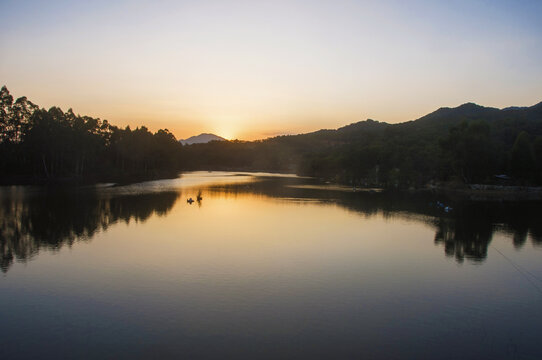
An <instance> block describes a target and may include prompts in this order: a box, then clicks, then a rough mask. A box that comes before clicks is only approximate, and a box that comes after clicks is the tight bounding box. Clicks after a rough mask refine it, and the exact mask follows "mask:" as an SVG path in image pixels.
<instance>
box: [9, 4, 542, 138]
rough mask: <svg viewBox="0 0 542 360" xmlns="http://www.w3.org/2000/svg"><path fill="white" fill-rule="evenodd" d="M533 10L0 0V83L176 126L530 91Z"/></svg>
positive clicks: (248, 133) (130, 120)
mask: <svg viewBox="0 0 542 360" xmlns="http://www.w3.org/2000/svg"><path fill="white" fill-rule="evenodd" d="M541 14H542V1H536V0H535V1H522V0H516V1H496V0H494V1H489V0H487V1H476V0H471V1H453V0H451V1H341V0H334V1H318V0H312V1H295V0H289V1H281V0H274V1H254V0H253V1H226V0H224V1H205V0H201V1H160V0H154V1H113V0H109V1H101V0H94V1H73V0H72V1H54V0H48V1H24V0H16V1H12V0H0V24H2V27H1V29H2V30H1V32H0V46H1V49H2V51H1V53H0V86H1V85H6V86H7V87H8V89H9V91H10V92H11V93H12V95H14V96H15V97H19V96H27V97H28V98H29V99H30V100H31V101H33V102H34V103H36V104H38V105H40V106H41V107H45V108H49V107H51V106H59V107H61V108H62V109H63V110H67V109H69V108H73V110H74V112H75V113H79V114H81V115H89V116H93V117H99V118H101V119H107V120H109V121H110V122H111V123H113V124H115V125H118V126H122V127H124V126H126V125H130V126H131V127H132V128H133V127H136V126H141V125H145V126H147V127H148V128H149V129H151V130H153V131H156V130H158V129H159V128H167V129H169V130H170V131H172V132H173V133H174V135H175V136H176V137H177V138H179V139H181V138H187V137H189V136H192V135H197V134H199V133H202V132H211V133H215V134H217V135H221V136H224V137H226V138H229V139H233V138H238V139H245V140H253V139H261V138H267V137H270V136H275V135H280V134H295V133H302V132H309V131H315V130H318V129H321V128H328V129H329V128H337V127H340V126H344V125H347V124H350V123H353V122H357V121H361V120H365V119H367V118H371V119H374V120H378V121H385V122H389V123H397V122H403V121H408V120H413V119H416V118H418V117H421V116H423V115H425V114H427V113H429V112H432V111H434V110H436V109H438V108H439V107H444V106H448V107H453V106H458V105H460V104H462V103H465V102H475V103H478V104H481V105H484V106H492V107H497V108H502V107H507V106H513V105H514V106H530V105H534V104H536V103H538V102H540V101H542V21H541V20H540V19H541Z"/></svg>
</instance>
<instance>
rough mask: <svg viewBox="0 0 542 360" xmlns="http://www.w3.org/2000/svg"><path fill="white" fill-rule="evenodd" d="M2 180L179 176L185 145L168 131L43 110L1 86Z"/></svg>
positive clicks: (90, 179)
mask: <svg viewBox="0 0 542 360" xmlns="http://www.w3.org/2000/svg"><path fill="white" fill-rule="evenodd" d="M0 96H1V99H0V101H1V104H0V154H1V157H0V173H1V176H0V181H1V183H4V184H13V183H23V184H26V183H50V182H55V183H58V182H84V183H92V182H97V181H125V182H130V181H134V180H137V179H148V178H157V177H168V176H173V177H174V176H176V175H177V173H178V170H179V168H180V154H181V148H182V145H181V144H179V143H178V142H177V140H176V139H175V136H174V135H173V134H171V133H170V132H169V131H168V130H167V129H164V130H158V131H157V132H155V133H154V134H153V133H151V132H150V131H149V130H148V129H147V128H146V127H144V126H141V127H138V128H136V129H134V130H132V129H130V127H126V128H125V129H121V128H119V127H117V126H114V125H112V124H110V123H109V122H108V121H107V120H100V119H95V118H92V117H88V116H80V115H76V114H74V112H73V111H72V110H71V109H69V110H68V111H66V112H63V111H62V110H61V109H60V108H58V107H52V108H50V109H49V110H45V109H40V108H39V107H38V106H36V105H35V104H33V103H32V102H31V101H29V100H28V99H27V98H26V97H20V98H18V99H17V100H15V101H14V99H13V97H12V96H11V95H10V93H9V91H8V90H7V88H6V87H5V86H4V87H2V89H1V90H0Z"/></svg>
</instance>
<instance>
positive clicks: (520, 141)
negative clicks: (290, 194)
mask: <svg viewBox="0 0 542 360" xmlns="http://www.w3.org/2000/svg"><path fill="white" fill-rule="evenodd" d="M522 133H525V134H524V135H522ZM520 135H521V136H520ZM187 153H188V155H187V162H186V164H187V166H188V167H189V168H197V169H243V170H267V171H284V172H296V173H298V174H302V175H309V176H316V177H321V178H325V179H330V180H333V181H338V182H344V183H353V184H360V185H378V186H392V187H401V186H407V187H411V186H415V187H418V186H423V185H425V184H426V183H427V182H430V181H436V180H444V181H449V180H453V179H456V180H454V181H464V182H486V183H493V182H495V181H496V180H495V178H494V175H495V174H509V175H510V176H511V178H512V179H513V180H512V181H511V183H513V184H524V185H526V184H534V183H537V184H538V183H541V182H542V104H541V103H539V104H536V105H534V106H531V107H518V108H507V109H502V110H499V109H496V108H491V107H484V106H480V105H477V104H473V103H466V104H463V105H460V106H458V107H455V108H440V109H438V110H436V111H434V112H432V113H430V114H427V115H425V116H423V117H421V118H419V119H417V120H412V121H407V122H403V123H398V124H388V123H384V122H378V121H374V120H370V119H369V120H365V121H360V122H356V123H353V124H350V125H347V126H344V127H341V128H338V129H336V130H329V129H323V130H318V131H315V132H311V133H306V134H299V135H283V136H277V137H273V138H269V139H265V140H259V141H252V142H249V141H233V142H223V143H216V142H214V143H208V144H196V145H192V146H189V147H187Z"/></svg>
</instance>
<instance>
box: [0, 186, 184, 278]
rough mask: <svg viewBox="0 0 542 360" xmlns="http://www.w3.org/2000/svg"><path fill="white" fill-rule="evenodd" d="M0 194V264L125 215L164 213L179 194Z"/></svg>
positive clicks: (81, 236) (86, 234)
mask: <svg viewBox="0 0 542 360" xmlns="http://www.w3.org/2000/svg"><path fill="white" fill-rule="evenodd" d="M19 195H20V196H3V197H1V198H0V248H1V255H2V257H1V259H0V268H1V270H2V272H7V270H8V268H9V267H10V266H11V265H12V264H13V261H15V260H17V261H23V262H24V261H28V260H29V259H31V258H32V257H33V256H35V255H37V254H38V252H39V251H40V250H41V249H48V250H53V251H57V250H59V249H61V248H62V247H63V246H65V245H68V246H71V245H72V244H73V243H74V242H75V241H81V240H83V241H85V240H90V239H91V238H92V237H93V236H94V235H95V234H96V233H97V232H99V231H102V230H106V229H107V228H108V227H109V226H110V225H112V224H114V223H116V222H118V221H124V222H126V223H129V222H130V221H132V220H134V221H142V222H143V221H145V220H147V219H148V218H149V217H150V216H151V215H152V214H157V215H165V214H167V213H168V211H170V210H171V208H172V207H173V205H174V204H175V201H176V200H177V198H178V197H179V196H180V194H179V193H176V192H162V193H150V194H140V195H125V196H118V197H103V196H100V194H98V193H96V192H94V191H86V192H81V193H79V192H74V193H62V192H46V193H42V194H35V196H27V195H26V194H19Z"/></svg>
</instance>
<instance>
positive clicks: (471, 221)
mask: <svg viewBox="0 0 542 360" xmlns="http://www.w3.org/2000/svg"><path fill="white" fill-rule="evenodd" d="M312 181H313V180H307V179H300V178H281V177H270V178H265V177H260V178H256V179H255V181H254V182H251V183H240V184H229V185H223V184H222V185H214V186H213V185H210V186H207V187H205V188H204V189H205V191H207V192H210V193H214V194H217V193H220V194H221V195H225V196H238V195H243V194H246V195H250V196H254V195H256V196H262V197H270V198H280V199H289V200H290V199H294V200H298V201H299V200H317V201H319V202H320V203H331V204H337V205H339V206H341V207H343V208H345V209H347V210H348V211H353V212H356V213H358V214H362V215H363V216H366V217H370V216H374V215H382V216H384V217H386V218H394V217H398V218H405V219H408V220H409V221H421V222H424V223H426V224H429V225H431V226H433V227H434V228H435V239H434V241H435V244H437V245H439V246H443V247H444V252H445V254H446V256H450V257H454V258H455V259H456V261H458V262H463V261H464V260H465V259H468V260H470V261H475V262H482V261H484V260H485V259H486V258H487V253H488V247H489V245H490V243H491V240H492V237H493V235H494V233H495V231H504V232H506V233H508V234H510V238H511V239H512V241H513V244H514V246H515V247H517V248H521V247H522V246H523V245H524V244H525V243H526V242H527V239H528V238H529V237H530V239H531V241H532V243H533V244H534V245H537V246H540V245H542V223H541V222H540V221H539V218H538V217H539V214H541V213H542V203H541V202H538V201H525V202H498V201H492V202H487V201H469V200H468V199H458V198H457V197H454V198H450V197H446V196H444V195H437V194H432V193H425V192H424V193H407V192H382V193H376V192H375V193H371V192H355V193H354V192H352V191H325V190H322V189H317V188H311V187H305V186H304V185H306V184H307V183H311V182H312ZM180 194H181V193H180V190H177V191H166V192H153V193H144V194H136V195H122V196H119V195H118V194H117V195H116V196H115V193H113V194H111V193H107V192H106V193H101V192H100V191H79V192H76V191H74V192H68V193H59V192H41V191H38V192H37V193H35V194H34V196H29V195H27V194H24V192H23V194H22V195H21V194H19V195H16V196H13V195H10V196H6V194H5V193H3V194H0V248H1V259H0V268H1V270H2V271H3V272H7V270H8V269H9V267H10V266H11V265H12V264H13V262H14V261H27V260H29V259H31V258H32V257H33V256H35V255H36V254H38V252H39V251H40V249H48V250H53V251H56V250H59V249H60V248H62V247H63V246H65V245H68V246H71V245H72V244H73V243H74V242H75V241H81V240H83V241H85V240H89V239H91V238H92V237H93V236H94V235H95V234H96V233H97V232H99V231H102V230H106V229H107V228H108V227H109V226H110V225H112V224H114V223H116V222H119V221H124V222H127V223H129V222H130V221H131V220H135V221H145V220H146V219H148V218H149V217H150V216H151V215H153V214H156V215H166V214H167V213H168V212H169V211H170V210H171V209H172V208H173V206H174V204H175V202H176V201H177V199H178V198H179V197H180ZM8 195H9V194H8ZM437 200H438V201H440V202H444V203H446V204H448V205H450V206H451V207H453V211H451V212H449V213H445V212H444V211H443V210H442V208H439V207H438V206H436V201H437ZM206 201H207V200H206ZM200 205H201V204H200Z"/></svg>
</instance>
